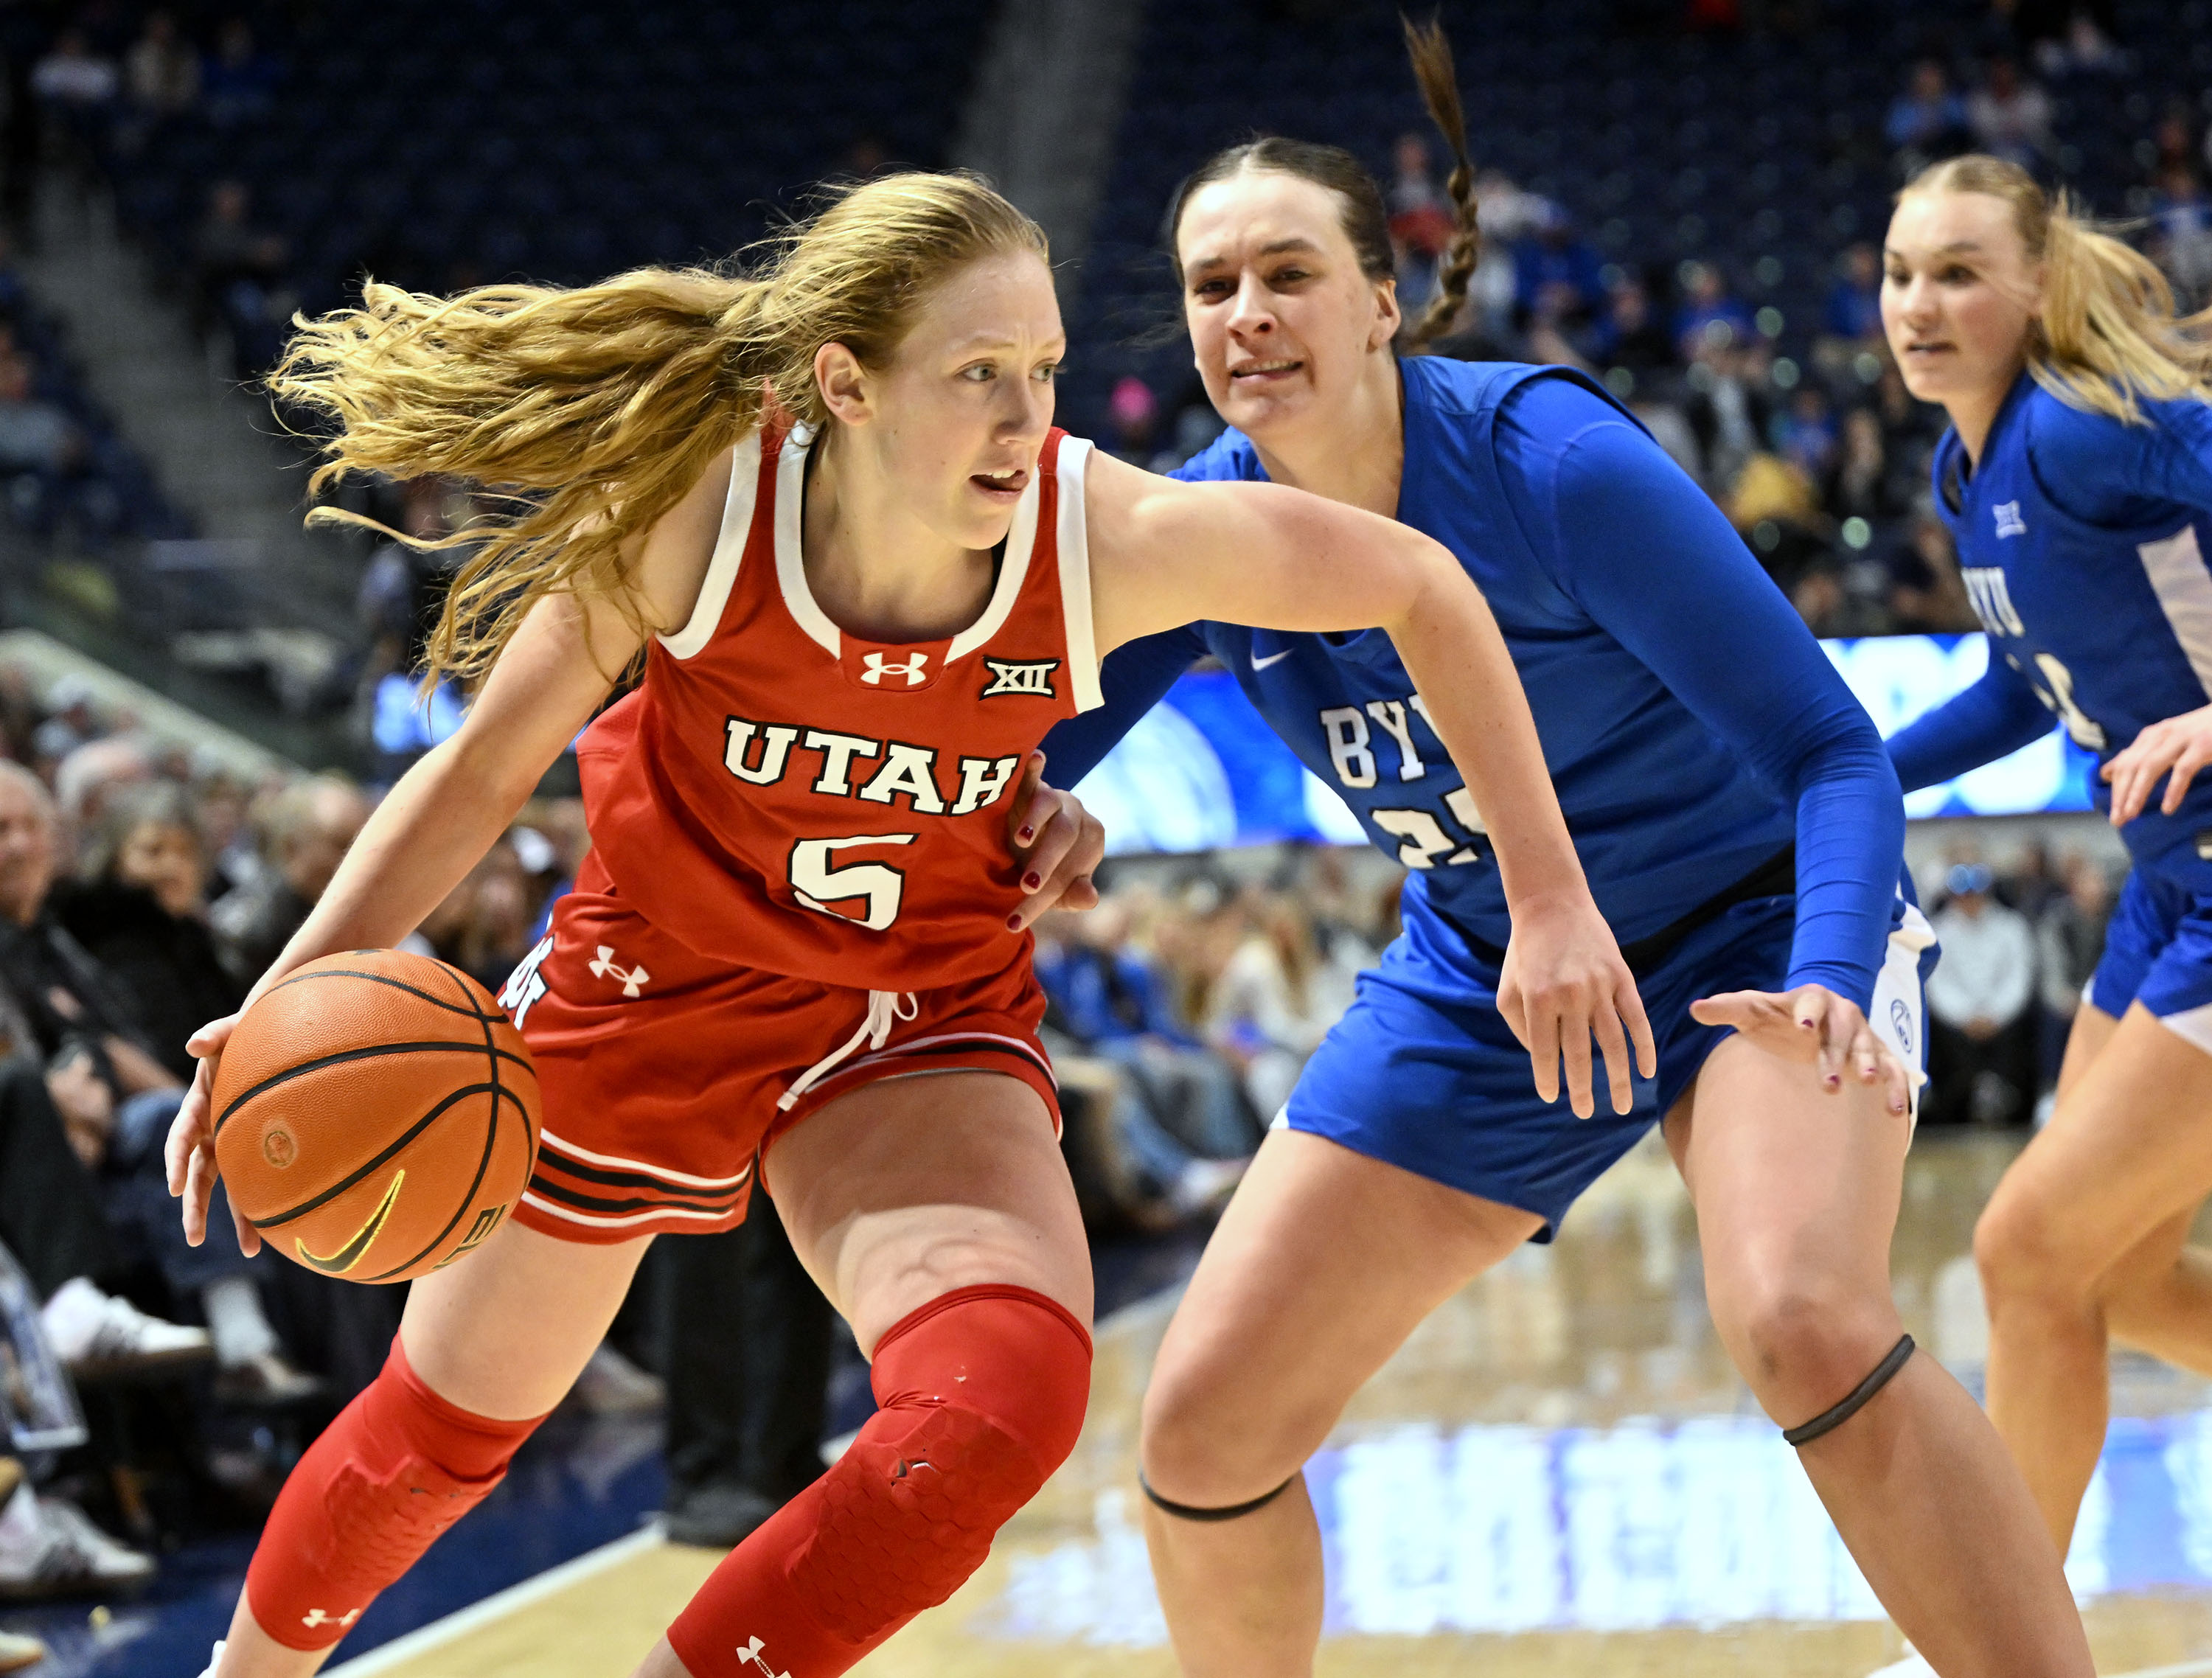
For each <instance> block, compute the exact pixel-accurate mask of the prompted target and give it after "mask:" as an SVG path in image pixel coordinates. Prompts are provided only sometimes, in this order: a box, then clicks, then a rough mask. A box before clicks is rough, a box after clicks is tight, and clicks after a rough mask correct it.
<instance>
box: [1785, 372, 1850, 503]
mask: <svg viewBox="0 0 2212 1678" xmlns="http://www.w3.org/2000/svg"><path fill="white" fill-rule="evenodd" d="M1771 438H1772V441H1773V444H1774V448H1775V452H1776V453H1778V454H1780V455H1781V456H1782V458H1783V459H1785V460H1787V461H1789V462H1790V464H1791V465H1795V466H1796V468H1797V470H1798V471H1802V472H1803V473H1804V474H1805V477H1806V478H1807V480H1808V482H1810V483H1814V484H1819V483H1825V482H1826V480H1827V477H1828V476H1829V473H1830V472H1831V471H1832V470H1833V468H1834V466H1835V464H1836V455H1837V450H1838V436H1837V429H1836V415H1835V410H1834V409H1833V408H1832V407H1831V406H1830V405H1829V403H1828V393H1827V392H1826V391H1824V390H1822V389H1821V388H1820V386H1818V385H1816V384H1813V383H1810V382H1808V383H1806V384H1802V385H1800V386H1798V387H1797V388H1796V390H1794V391H1792V392H1790V402H1789V405H1788V406H1787V407H1785V408H1784V410H1782V412H1780V413H1779V414H1777V415H1776V416H1774V423H1773V425H1772V428H1771Z"/></svg>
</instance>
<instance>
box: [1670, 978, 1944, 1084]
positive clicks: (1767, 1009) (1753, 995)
mask: <svg viewBox="0 0 2212 1678" xmlns="http://www.w3.org/2000/svg"><path fill="white" fill-rule="evenodd" d="M1690 1018H1692V1019H1694V1020H1696V1021H1697V1022H1698V1024H1700V1025H1733V1026H1734V1027H1735V1029H1736V1030H1737V1031H1740V1032H1741V1033H1742V1034H1743V1035H1744V1036H1745V1037H1748V1038H1750V1039H1751V1041H1752V1042H1753V1043H1757V1044H1758V1045H1759V1047H1760V1048H1761V1049H1765V1051H1766V1052H1767V1053H1768V1054H1770V1055H1780V1056H1781V1057H1782V1058H1783V1059H1784V1060H1785V1061H1796V1063H1797V1064H1798V1065H1800V1066H1809V1067H1816V1068H1818V1069H1819V1072H1820V1087H1821V1089H1822V1090H1824V1091H1826V1092H1827V1093H1828V1094H1830V1095H1834V1094H1836V1093H1837V1092H1838V1091H1840V1090H1842V1088H1843V1087H1844V1077H1845V1076H1846V1075H1847V1074H1848V1075H1849V1076H1850V1077H1851V1078H1852V1079H1856V1080H1857V1082H1859V1083H1861V1084H1863V1085H1869V1086H1872V1085H1881V1088H1882V1091H1883V1092H1884V1094H1885V1095H1887V1097H1888V1100H1889V1110H1890V1111H1891V1112H1893V1113H1902V1112H1904V1111H1905V1108H1906V1106H1907V1104H1908V1103H1909V1102H1910V1099H1911V1093H1912V1075H1911V1073H1909V1072H1907V1071H1906V1070H1905V1062H1904V1061H1900V1060H1899V1059H1898V1057H1897V1055H1896V1052H1895V1051H1894V1050H1893V1049H1891V1048H1890V1046H1889V1045H1888V1044H1887V1043H1884V1042H1883V1041H1882V1040H1881V1038H1880V1037H1876V1036H1875V1033H1874V1028H1873V1027H1871V1026H1870V1025H1869V1024H1867V1018H1866V1016H1865V1015H1864V1014H1863V1013H1861V1012H1859V1009H1858V1004H1857V1003H1856V1002H1853V1001H1850V1000H1848V999H1847V998H1844V997H1841V996H1838V995H1837V994H1835V992H1833V991H1832V990H1830V989H1829V988H1827V987H1826V986H1825V985H1800V986H1799V987H1798V988H1796V990H1793V991H1786V992H1777V991H1771V990H1731V991H1726V992H1723V994H1720V995H1718V996H1702V997H1699V999H1698V1000H1696V1001H1694V1002H1692V1003H1691V1004H1690Z"/></svg>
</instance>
